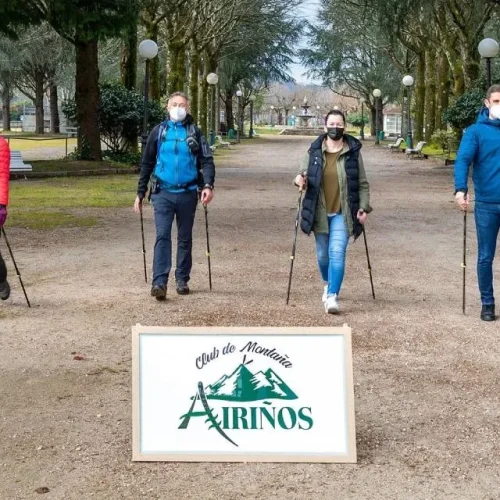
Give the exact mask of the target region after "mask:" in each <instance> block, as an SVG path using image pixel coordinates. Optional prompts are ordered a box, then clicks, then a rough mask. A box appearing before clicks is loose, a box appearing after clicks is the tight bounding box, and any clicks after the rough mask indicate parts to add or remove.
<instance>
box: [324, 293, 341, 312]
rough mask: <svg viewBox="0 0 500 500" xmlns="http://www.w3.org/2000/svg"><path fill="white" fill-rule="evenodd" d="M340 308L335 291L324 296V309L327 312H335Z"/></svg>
mask: <svg viewBox="0 0 500 500" xmlns="http://www.w3.org/2000/svg"><path fill="white" fill-rule="evenodd" d="M339 310H340V306H339V302H338V296H337V294H336V293H334V294H333V295H328V297H327V298H326V302H325V311H326V312H327V313H328V314H336V313H338V312H339Z"/></svg>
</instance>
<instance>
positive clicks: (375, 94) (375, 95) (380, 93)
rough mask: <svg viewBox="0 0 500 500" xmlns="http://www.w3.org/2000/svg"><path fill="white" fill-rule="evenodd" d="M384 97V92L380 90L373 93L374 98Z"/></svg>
mask: <svg viewBox="0 0 500 500" xmlns="http://www.w3.org/2000/svg"><path fill="white" fill-rule="evenodd" d="M381 95H382V91H381V90H380V89H375V90H374V91H373V97H380V96H381Z"/></svg>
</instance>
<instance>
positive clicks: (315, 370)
mask: <svg viewBox="0 0 500 500" xmlns="http://www.w3.org/2000/svg"><path fill="white" fill-rule="evenodd" d="M132 344H133V348H132V351H133V355H132V368H133V389H132V394H133V457H132V458H133V460H143V461H160V460H168V461H194V462H198V461H213V462H229V461H234V462H240V461H241V462H247V461H254V462H260V461H262V462H356V439H355V424H354V394H353V378H352V353H351V330H350V328H349V327H347V326H346V325H344V326H343V327H341V328H272V327H269V328H258V327H245V328H240V327H238V328H231V327H200V328H186V327H168V328H163V327H148V326H140V325H137V326H135V327H133V328H132Z"/></svg>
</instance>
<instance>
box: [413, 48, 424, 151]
mask: <svg viewBox="0 0 500 500" xmlns="http://www.w3.org/2000/svg"><path fill="white" fill-rule="evenodd" d="M416 80H417V83H416V86H415V141H417V142H418V141H422V140H423V138H424V112H425V52H424V51H422V52H420V54H418V62H417V78H416Z"/></svg>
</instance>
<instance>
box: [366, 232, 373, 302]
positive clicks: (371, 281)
mask: <svg viewBox="0 0 500 500" xmlns="http://www.w3.org/2000/svg"><path fill="white" fill-rule="evenodd" d="M363 238H364V240H365V250H366V261H367V263H368V272H369V273H370V285H371V287H372V297H373V300H375V289H374V288H373V276H372V266H371V264H370V254H369V253H368V243H367V241H366V232H365V226H364V225H363Z"/></svg>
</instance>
